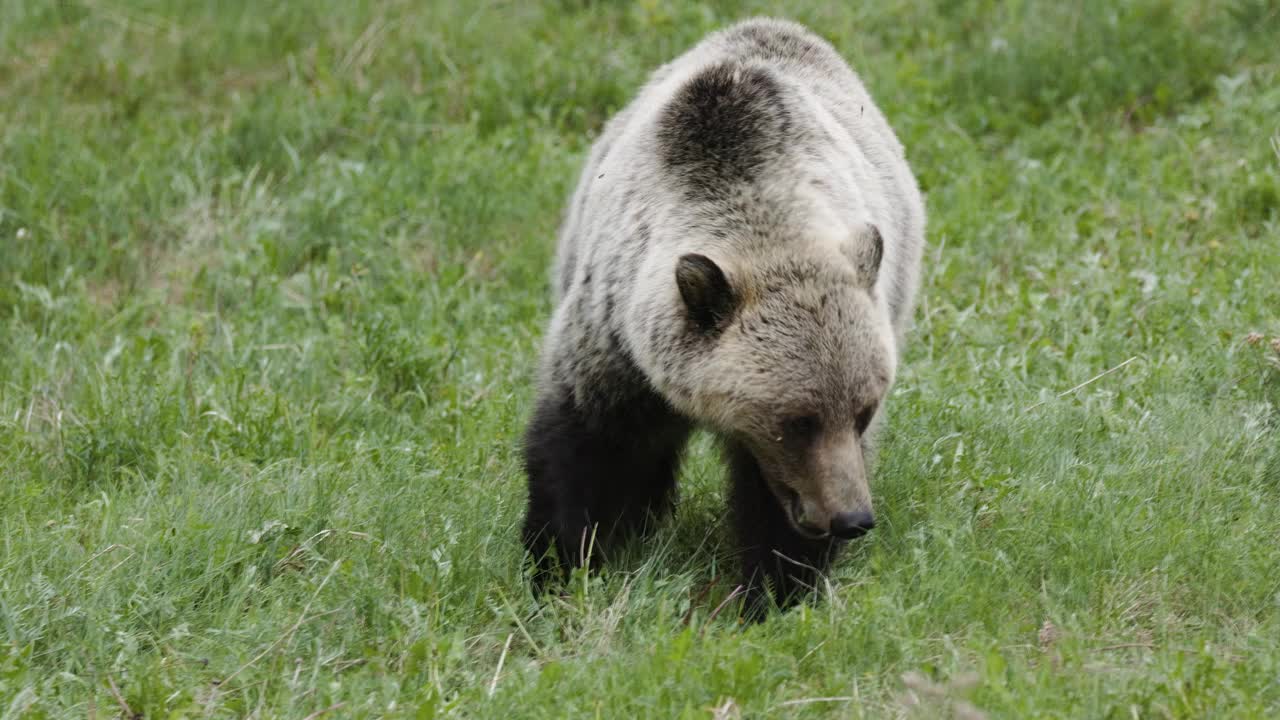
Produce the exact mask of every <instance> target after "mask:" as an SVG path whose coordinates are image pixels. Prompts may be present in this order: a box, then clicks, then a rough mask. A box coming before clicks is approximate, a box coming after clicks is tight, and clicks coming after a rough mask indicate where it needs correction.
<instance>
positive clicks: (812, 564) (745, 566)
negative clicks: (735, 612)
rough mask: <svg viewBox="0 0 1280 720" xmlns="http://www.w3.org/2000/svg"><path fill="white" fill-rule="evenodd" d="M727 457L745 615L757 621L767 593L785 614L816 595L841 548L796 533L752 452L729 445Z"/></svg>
mask: <svg viewBox="0 0 1280 720" xmlns="http://www.w3.org/2000/svg"><path fill="white" fill-rule="evenodd" d="M725 454H726V455H727V459H728V461H729V475H730V484H731V488H730V491H729V504H730V508H729V510H730V513H731V514H732V517H733V523H734V532H735V534H736V535H737V539H738V551H739V552H740V553H741V559H742V572H743V575H742V577H743V579H742V582H743V585H744V588H745V611H746V614H747V615H748V616H749V617H750V618H752V619H756V620H759V619H762V618H763V617H764V615H765V614H766V613H767V611H768V609H769V605H770V603H769V590H772V591H773V598H774V602H776V604H777V606H778V607H780V608H784V609H785V608H788V607H791V606H792V605H795V604H796V603H797V602H799V601H800V600H801V599H803V598H804V597H805V596H806V595H808V594H809V593H811V592H812V591H813V590H816V589H817V583H818V581H819V579H820V578H821V577H822V575H823V573H825V572H826V570H827V567H828V566H829V565H830V563H831V561H832V560H833V559H834V558H835V555H836V553H837V552H838V551H839V549H840V546H841V544H842V543H841V542H840V541H838V540H834V539H830V538H823V539H820V540H813V539H810V538H807V537H805V536H803V535H801V534H800V533H798V532H796V530H795V529H794V528H793V527H792V526H791V523H790V522H789V521H788V520H787V517H786V513H785V511H784V510H783V509H782V506H781V505H780V504H779V503H778V500H777V498H776V497H774V495H773V492H772V491H770V490H769V486H768V484H767V483H766V482H765V479H764V476H763V475H761V473H760V466H759V465H758V464H757V463H756V460H755V458H754V457H752V456H751V453H750V452H749V451H748V450H747V449H746V448H745V447H743V446H742V445H740V444H738V443H734V442H730V443H729V444H728V445H727V447H726V453H725Z"/></svg>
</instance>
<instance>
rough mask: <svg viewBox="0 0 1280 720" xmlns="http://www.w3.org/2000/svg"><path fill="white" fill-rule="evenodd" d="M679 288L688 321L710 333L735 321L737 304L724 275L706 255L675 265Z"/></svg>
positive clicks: (684, 258) (690, 256) (683, 258)
mask: <svg viewBox="0 0 1280 720" xmlns="http://www.w3.org/2000/svg"><path fill="white" fill-rule="evenodd" d="M676 287H678V288H680V298H681V299H682V300H684V306H685V308H686V309H687V310H688V311H689V320H690V321H691V322H692V323H693V324H694V326H695V327H697V328H698V329H699V330H702V331H703V332H710V331H713V330H715V329H717V328H719V327H721V326H722V325H723V324H724V323H726V322H728V320H729V319H730V318H732V317H733V310H734V306H735V305H736V300H735V298H734V295H733V288H732V287H731V286H730V285H729V279H728V278H727V277H725V275H724V271H723V270H721V269H720V266H719V265H716V264H715V263H714V262H713V261H712V260H711V258H709V257H707V256H706V255H698V254H696V253H690V254H688V255H682V256H680V260H679V262H677V263H676Z"/></svg>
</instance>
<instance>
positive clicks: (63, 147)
mask: <svg viewBox="0 0 1280 720" xmlns="http://www.w3.org/2000/svg"><path fill="white" fill-rule="evenodd" d="M775 7H776V4H774V3H766V2H759V1H753V2H746V3H742V4H733V3H728V2H716V3H711V4H709V5H702V4H696V3H693V2H673V3H666V2H663V3H659V2H654V1H652V0H647V1H645V2H640V3H636V4H630V3H622V2H608V1H604V0H601V1H599V2H591V1H589V0H576V1H575V0H560V2H546V3H543V4H537V3H532V2H531V3H488V4H473V3H463V2H456V3H449V2H445V1H444V0H435V1H434V2H427V3H413V2H372V1H369V2H364V3H348V2H336V1H327V2H315V3H306V4H304V3H289V4H284V3H250V2H244V1H242V0H236V1H234V2H219V3H213V2H198V1H195V0H191V1H188V2H170V1H165V0H137V1H136V2H124V1H122V0H95V1H94V2H89V1H88V0H83V1H81V2H76V1H73V0H68V1H67V2H56V3H55V2H46V3H40V2H26V1H24V0H0V353H3V355H2V359H0V717H3V718H6V719H7V718H11V717H15V718H16V717H35V718H39V717H86V716H87V717H111V716H115V715H119V714H120V713H121V712H123V706H125V705H127V707H128V708H129V709H130V710H131V711H132V712H135V713H139V714H142V715H145V716H146V717H184V716H212V717H243V716H249V715H252V716H255V717H306V716H308V715H310V714H311V713H315V712H317V711H322V710H324V709H326V708H333V709H332V711H331V712H330V713H329V715H328V716H329V717H381V716H389V717H413V718H432V717H451V716H456V717H617V718H621V717H655V718H668V717H688V718H710V717H713V715H715V712H717V711H716V709H717V708H718V709H719V710H718V712H719V714H718V715H715V716H716V717H739V716H740V717H744V718H745V717H873V718H874V717H913V718H932V717H948V716H955V717H977V716H978V715H975V714H973V713H980V714H982V715H985V716H987V717H991V718H996V717H1008V718H1027V717H1058V718H1080V717H1090V718H1129V717H1179V718H1182V717H1185V718H1200V717H1260V718H1261V717H1275V716H1276V715H1277V714H1280V681H1278V680H1277V678H1280V351H1273V350H1272V349H1270V347H1268V344H1269V343H1270V341H1271V340H1270V339H1271V338H1273V337H1276V336H1280V120H1277V119H1278V118H1280V62H1278V60H1277V55H1276V53H1275V50H1274V42H1275V38H1276V37H1277V36H1280V11H1278V10H1277V8H1276V6H1275V4H1274V3H1272V2H1268V1H1267V0H1234V1H1231V2H1189V1H1186V2H1184V1H1179V2H1158V1H1156V0H1135V1H1134V2H1126V3H1118V4H1113V3H1104V2H1101V0H1082V2H1078V3H1054V2H1050V1H1049V0H1022V1H1020V2H1011V3H1000V2H994V1H993V0H952V1H950V2H938V3H933V2H924V1H923V0H892V1H891V2H881V3H861V2H859V3H829V2H822V1H819V0H805V1H803V2H795V3H788V7H789V9H790V10H791V12H792V17H794V18H795V19H798V20H801V21H804V22H807V23H809V24H810V25H812V26H814V27H816V28H818V29H819V30H820V31H821V32H822V33H823V34H824V35H825V36H826V37H828V38H829V39H831V40H832V41H833V42H834V43H835V44H836V45H837V46H838V47H839V48H840V49H841V50H842V51H843V52H844V53H845V55H846V56H847V57H848V58H849V59H850V60H851V62H852V63H853V64H854V66H855V67H856V68H857V69H858V70H859V71H860V72H861V73H862V74H863V75H864V78H865V80H866V81H867V84H868V85H869V87H870V89H871V90H872V93H873V94H874V95H875V96H876V97H877V99H878V101H879V102H880V104H881V106H882V107H883V108H884V109H885V111H886V113H887V114H888V116H889V117H890V119H891V121H892V122H893V124H894V126H895V128H896V129H897V130H898V132H899V134H900V136H901V138H902V140H903V142H904V144H905V145H906V147H907V149H908V154H909V156H910V159H911V161H912V163H913V166H914V168H915V170H916V173H917V174H918V176H919V178H920V181H921V184H922V186H923V187H924V189H925V190H926V192H927V195H928V206H929V211H930V226H929V240H930V249H929V251H928V252H927V260H926V263H927V265H926V269H925V282H924V283H923V288H922V296H921V302H920V308H919V311H918V313H917V322H916V328H915V330H914V332H913V334H912V336H911V342H910V345H909V347H908V349H907V351H906V354H905V359H904V365H903V367H902V369H901V371H900V381H899V383H898V385H897V389H896V391H895V394H894V397H893V398H892V400H891V403H890V407H891V419H890V422H889V425H888V428H887V432H886V434H885V437H884V441H883V447H882V451H881V457H880V461H879V465H878V468H877V473H876V481H875V485H874V492H875V494H876V496H877V507H878V509H879V515H880V519H881V526H880V528H879V529H877V530H876V531H875V533H873V535H872V536H869V537H868V538H867V539H866V540H865V541H863V542H861V543H860V544H858V546H857V547H856V549H855V550H854V551H853V552H851V553H849V554H848V555H847V556H846V558H845V559H844V560H842V561H841V562H840V563H839V565H838V567H837V568H836V570H835V573H834V575H833V576H832V577H831V579H830V585H829V592H827V593H826V597H825V599H824V600H823V601H822V602H819V603H816V604H814V605H812V606H806V607H801V608H799V609H797V610H795V611H793V612H791V613H788V614H785V615H782V616H778V617H775V618H773V619H772V620H770V621H769V622H767V623H765V624H762V625H759V626H750V627H744V626H739V625H738V624H737V622H736V621H735V619H734V617H732V613H730V612H724V613H720V614H718V615H717V614H716V608H717V607H718V606H719V605H720V603H721V601H722V600H724V599H725V597H726V596H727V595H728V594H729V593H730V591H731V590H732V580H733V563H732V559H731V557H730V551H731V547H730V543H729V541H728V539H727V538H726V537H725V535H724V532H723V528H722V527H721V525H722V524H721V523H720V522H719V520H720V518H721V516H722V507H723V505H722V501H721V497H722V489H721V479H722V470H721V469H720V467H719V464H718V463H717V460H716V457H715V452H714V449H713V447H712V445H711V443H710V442H708V441H707V440H706V439H705V438H703V439H700V440H699V441H697V442H696V443H695V445H694V447H693V450H692V452H691V453H690V457H689V462H688V465H687V467H686V470H685V472H684V478H683V487H684V493H683V497H682V503H681V506H680V508H679V512H678V513H677V516H676V518H675V519H674V522H673V523H672V524H671V525H670V526H669V527H668V528H666V529H665V530H664V531H663V532H662V533H660V534H659V535H658V537H657V538H656V539H655V540H654V541H652V542H651V543H649V544H648V546H647V547H643V548H636V551H635V552H634V553H632V554H631V555H630V556H629V557H628V559H627V560H626V561H625V562H623V563H620V564H618V565H615V566H613V567H612V568H611V569H609V570H608V571H606V572H604V573H603V574H601V575H599V576H594V577H586V576H578V577H576V578H575V579H574V581H573V582H572V584H571V586H570V587H569V589H568V590H567V592H566V593H565V594H564V595H563V596H560V597H553V598H549V599H546V600H545V601H543V602H539V601H538V600H537V599H536V598H534V597H533V596H531V595H530V593H529V591H528V590H527V588H526V587H525V584H524V583H523V581H522V576H521V570H520V549H519V547H518V542H517V532H516V531H517V527H518V524H519V522H520V516H521V512H522V509H523V508H522V499H523V478H522V476H521V473H520V471H519V456H518V449H517V446H518V441H519V437H520V433H521V431H522V425H523V421H524V418H525V416H526V414H527V413H528V411H529V409H530V400H531V395H532V373H533V368H534V364H535V357H536V349H537V345H538V339H539V337H540V334H541V330H542V325H543V323H544V322H545V319H546V317H547V315H548V311H549V288H548V271H547V268H548V265H549V261H550V257H551V251H552V246H553V238H554V232H555V229H556V226H557V223H558V221H559V217H560V212H561V207H562V205H563V203H564V200H565V198H566V196H567V193H568V192H569V190H570V188H571V184H572V182H573V181H574V179H575V172H576V169H577V167H578V165H579V163H580V162H581V161H582V159H583V156H584V153H585V152H586V150H587V148H588V147H589V145H590V142H591V139H592V137H593V136H594V133H596V132H598V130H599V128H600V126H601V124H602V122H603V121H604V120H605V119H606V118H607V117H608V116H609V115H610V114H611V113H612V112H613V111H615V110H616V109H618V108H619V107H620V106H621V105H622V104H623V103H625V102H626V100H627V99H628V97H629V96H630V95H631V94H632V93H633V92H634V90H635V89H636V88H637V87H638V85H639V84H640V83H641V82H642V81H643V79H644V77H645V75H646V74H647V72H648V71H649V70H650V69H652V68H653V67H655V66H656V65H657V64H659V63H661V62H663V61H665V60H667V59H669V58H671V57H673V56H674V55H675V54H677V53H679V52H680V51H681V50H682V49H684V48H686V47H688V46H689V45H691V44H692V43H694V42H696V40H697V39H698V38H699V37H701V36H702V35H703V34H705V33H706V32H707V31H710V30H711V29H714V28H716V27H720V26H722V25H724V24H725V23H727V22H729V21H731V20H733V19H735V18H739V17H743V16H746V15H749V14H753V13H758V12H768V11H770V10H772V9H773V8H775ZM1250 332H1258V333H1262V334H1263V336H1264V337H1263V342H1261V343H1258V344H1249V343H1247V342H1246V335H1247V334H1248V333H1250ZM1129 358H1137V359H1136V360H1133V361H1132V362H1131V363H1129V364H1128V365H1126V366H1125V367H1124V368H1122V369H1120V370H1117V371H1116V372H1114V373H1112V374H1110V375H1107V376H1106V377H1103V378H1101V379H1098V380H1097V381H1096V382H1093V383H1091V384H1089V385H1087V386H1085V387H1083V388H1081V389H1079V390H1077V391H1075V392H1072V393H1068V394H1066V395H1064V396H1061V397H1058V396H1057V394H1058V393H1060V392H1061V391H1064V390H1067V389H1069V388H1072V387H1073V386H1075V385H1077V384H1080V383H1082V382H1084V381H1086V380H1088V379H1089V378H1092V377H1093V376H1095V375H1097V374H1098V373H1100V372H1102V371H1104V370H1106V369H1108V368H1112V367H1115V366H1117V365H1119V364H1121V363H1122V362H1124V361H1125V360H1128V359H1129ZM1038 403H1042V404H1038ZM1037 404H1038V405H1037ZM117 689H118V696H119V697H117ZM815 698H834V699H830V700H826V701H822V702H816V701H815V702H803V701H806V700H813V699H815Z"/></svg>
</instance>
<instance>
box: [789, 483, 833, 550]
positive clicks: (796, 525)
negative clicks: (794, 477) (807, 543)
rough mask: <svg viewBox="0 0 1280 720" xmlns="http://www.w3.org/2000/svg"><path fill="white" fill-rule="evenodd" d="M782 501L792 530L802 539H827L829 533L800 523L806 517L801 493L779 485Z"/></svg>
mask: <svg viewBox="0 0 1280 720" xmlns="http://www.w3.org/2000/svg"><path fill="white" fill-rule="evenodd" d="M779 488H780V490H781V492H780V493H779V494H780V495H781V497H780V498H779V500H781V501H782V512H783V514H784V515H786V516H787V522H788V523H790V524H791V529H792V530H795V531H796V532H797V533H799V534H800V535H801V536H802V537H804V538H806V539H808V540H822V539H823V538H825V537H827V535H828V533H827V532H825V531H824V530H821V529H819V528H815V527H813V526H811V525H806V524H805V523H802V522H801V521H800V519H801V518H803V517H804V509H803V506H802V505H801V503H800V493H798V492H796V491H795V490H792V489H791V488H789V487H787V486H786V485H779Z"/></svg>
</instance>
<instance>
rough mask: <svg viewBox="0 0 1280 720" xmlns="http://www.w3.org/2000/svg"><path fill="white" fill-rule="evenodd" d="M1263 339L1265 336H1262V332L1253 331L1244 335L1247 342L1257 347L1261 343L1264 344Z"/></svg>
mask: <svg viewBox="0 0 1280 720" xmlns="http://www.w3.org/2000/svg"><path fill="white" fill-rule="evenodd" d="M1262 340H1263V338H1262V333H1260V332H1251V333H1249V334H1248V335H1245V336H1244V341H1245V342H1247V343H1249V344H1250V345H1252V346H1254V347H1257V346H1259V345H1261V344H1262Z"/></svg>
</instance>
